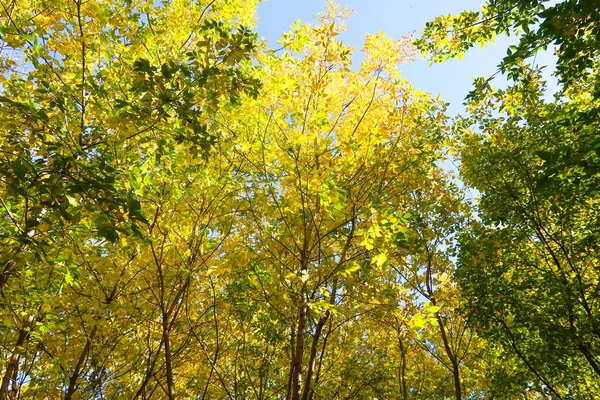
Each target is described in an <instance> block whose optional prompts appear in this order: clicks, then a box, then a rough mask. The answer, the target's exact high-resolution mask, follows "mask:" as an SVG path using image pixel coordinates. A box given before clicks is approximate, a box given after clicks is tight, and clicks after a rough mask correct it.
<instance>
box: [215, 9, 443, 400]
mask: <svg viewBox="0 0 600 400" xmlns="http://www.w3.org/2000/svg"><path fill="white" fill-rule="evenodd" d="M345 15H346V11H345V10H344V9H340V8H338V7H337V6H335V5H334V4H329V6H328V9H327V11H326V12H325V13H323V14H322V15H320V16H319V24H318V25H317V26H311V25H301V24H296V25H295V26H294V27H293V28H292V31H291V32H290V33H288V34H285V35H284V36H283V37H282V39H281V40H282V44H283V45H284V47H285V50H284V51H283V53H282V54H275V53H267V54H264V55H262V56H261V58H260V59H259V61H260V63H261V65H262V66H263V69H262V75H261V76H262V81H263V91H262V94H261V95H260V96H259V97H258V98H257V100H256V102H248V103H246V104H245V105H243V106H242V110H243V113H242V118H239V119H237V120H236V121H235V122H232V121H226V122H225V126H226V127H227V129H228V130H229V131H230V132H231V135H232V136H234V137H236V138H237V141H238V143H237V144H236V145H235V146H233V147H232V151H233V153H234V155H235V157H238V158H241V159H243V160H245V162H244V164H243V169H242V170H240V171H239V173H238V178H239V180H240V182H241V184H242V185H243V186H242V188H241V189H240V190H241V193H240V194H241V196H242V199H243V200H244V202H243V203H242V204H240V206H239V207H240V208H239V209H238V210H237V211H236V212H237V214H239V216H240V225H239V226H238V227H237V228H236V229H237V230H239V234H238V236H239V243H240V244H239V246H238V250H237V254H238V255H236V257H235V259H236V260H238V261H239V264H236V265H235V268H234V271H232V274H233V275H232V276H233V279H235V280H237V281H239V282H242V284H240V285H238V287H237V290H240V291H242V292H243V293H242V294H240V295H239V296H240V297H241V298H242V299H244V301H246V302H248V303H249V304H251V307H250V308H248V309H247V311H246V315H248V314H251V313H254V314H253V315H254V316H255V317H257V318H261V317H262V318H265V319H266V318H271V319H276V320H277V322H278V324H279V325H280V326H281V325H283V326H284V327H285V331H286V334H285V335H283V334H282V332H281V328H279V330H277V332H276V333H273V331H272V330H269V329H267V328H268V323H267V321H265V322H264V325H263V326H262V327H261V328H259V329H258V330H257V331H253V335H252V336H253V337H252V338H247V339H246V341H247V342H255V343H263V345H265V346H266V347H267V348H268V346H267V345H266V343H268V342H269V341H271V342H273V340H275V338H276V339H277V340H279V346H278V349H274V350H267V352H269V351H274V352H275V355H274V356H268V357H267V359H271V358H272V359H274V360H276V361H273V363H274V364H275V365H276V367H275V368H276V369H278V370H279V371H282V370H283V369H285V370H286V371H287V372H286V373H285V374H283V373H281V372H280V373H279V374H278V375H275V374H272V375H270V379H273V380H275V383H273V384H270V385H271V386H269V384H267V383H265V385H266V386H265V387H264V388H263V387H260V388H259V389H257V390H255V392H256V393H264V391H263V389H265V390H267V389H268V390H271V391H270V393H272V394H271V396H272V397H285V398H288V399H305V400H306V399H312V398H345V397H353V396H367V397H368V396H377V393H379V392H380V391H382V390H383V386H384V385H385V381H386V379H387V378H386V376H385V374H383V373H382V370H383V368H380V367H383V360H384V359H385V357H386V355H385V353H383V352H382V351H379V350H381V349H377V346H376V343H377V341H369V340H367V339H366V338H367V337H368V336H369V335H370V334H371V332H373V334H374V332H376V331H377V330H371V327H370V325H372V324H373V322H374V321H376V320H377V318H375V317H376V316H377V315H382V314H383V313H385V312H386V310H392V309H397V308H398V307H400V303H399V298H398V295H397V292H396V293H392V290H393V289H392V287H393V285H391V284H388V283H389V282H395V281H396V279H397V278H396V272H395V271H394V270H393V269H391V268H390V267H389V266H388V264H387V262H386V259H387V255H386V253H387V252H386V250H385V249H386V246H387V245H389V244H396V245H402V243H403V241H404V239H405V232H404V228H405V225H406V224H408V222H409V219H410V217H409V216H408V215H407V213H408V212H409V211H410V205H409V199H410V192H409V190H411V189H413V188H414V187H418V186H419V185H420V184H423V185H425V184H429V182H428V180H427V179H426V178H427V176H428V174H429V171H430V169H432V168H433V169H437V168H438V167H436V166H435V164H434V161H435V159H436V158H437V157H439V154H440V151H441V149H442V147H443V140H442V139H443V132H441V131H440V130H439V129H438V126H439V125H441V124H440V122H441V119H440V118H442V114H441V106H442V103H441V102H438V101H435V100H433V99H431V98H429V97H428V96H426V95H424V94H422V93H419V92H418V91H416V90H414V89H413V88H412V87H411V86H410V85H409V84H408V83H406V81H404V80H403V79H402V78H401V76H400V74H399V71H398V69H397V68H398V65H399V64H401V63H402V62H405V61H408V60H410V59H411V57H412V50H411V48H410V45H409V39H408V38H401V39H400V40H397V41H396V40H392V39H389V38H387V37H386V36H385V35H384V34H382V33H379V34H376V35H372V36H368V37H367V39H366V41H365V47H364V49H363V50H364V53H365V58H364V61H363V62H362V63H361V65H360V67H359V68H358V69H357V70H356V71H353V70H352V69H351V56H352V49H351V48H348V47H347V46H344V45H343V44H342V43H341V42H339V41H337V40H336V39H335V37H336V36H337V35H338V34H339V33H340V32H341V31H342V30H343V25H342V24H341V20H342V19H343V18H344V17H345ZM386 282H387V283H386ZM244 283H245V285H244ZM250 310H252V312H251V311H250ZM259 316H261V317H259ZM248 318H251V317H249V316H248ZM257 328H258V327H257ZM271 334H273V335H274V336H268V335H271ZM286 336H287V337H286ZM360 343H363V344H364V345H359V344H360ZM248 346H249V347H252V345H251V344H250V343H248ZM260 348H261V346H260V345H258V344H257V345H256V346H255V351H256V353H255V356H259V355H260V350H259V349H260ZM248 357H251V354H246V356H244V357H243V359H245V360H248ZM248 363H249V364H250V365H261V361H260V360H252V359H250V361H248ZM373 366H374V367H373ZM261 371H262V372H264V370H258V371H249V373H248V376H247V379H248V380H249V381H252V382H263V383H264V376H263V375H260V374H261ZM250 386H252V384H250Z"/></svg>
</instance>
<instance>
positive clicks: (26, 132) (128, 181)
mask: <svg viewBox="0 0 600 400" xmlns="http://www.w3.org/2000/svg"><path fill="white" fill-rule="evenodd" d="M252 6H253V4H249V3H248V2H244V4H241V3H237V2H229V3H228V4H220V3H219V4H215V2H208V3H205V4H198V5H186V4H185V2H173V3H172V4H170V3H166V2H165V3H157V2H145V1H126V2H125V3H124V4H123V3H122V2H117V1H115V2H97V1H87V2H82V1H73V2H62V1H51V0H49V1H19V2H17V1H11V2H8V3H7V2H2V26H1V34H2V46H1V51H2V61H1V68H2V73H1V74H0V80H1V83H2V92H1V96H0V101H1V102H2V104H3V107H2V109H1V111H0V113H1V114H0V118H1V120H2V128H1V129H2V134H1V135H0V136H1V138H0V148H1V154H2V156H1V157H0V164H1V167H0V170H1V171H2V172H1V177H0V181H1V186H0V200H1V206H2V209H3V212H4V218H2V221H1V222H0V224H1V226H2V227H1V228H0V231H1V232H2V239H1V246H2V256H1V257H0V258H1V261H2V267H1V268H2V270H1V271H0V291H1V292H2V303H1V306H2V309H3V315H4V321H3V324H4V325H3V328H2V331H1V333H0V335H1V337H2V346H3V347H2V360H3V363H2V365H3V368H2V369H3V375H2V376H3V377H2V384H1V387H0V398H1V399H5V398H9V397H10V398H16V397H17V396H21V395H22V396H26V397H29V396H34V395H35V393H45V394H48V395H49V394H51V393H57V392H61V393H63V394H64V395H65V397H66V398H71V397H72V396H73V395H74V392H75V391H76V390H80V391H81V390H85V392H86V393H90V396H92V395H96V394H94V393H99V394H97V395H99V396H103V395H104V394H105V393H107V392H108V393H111V396H114V395H115V393H129V392H128V390H129V389H131V388H133V387H134V386H133V385H129V386H127V385H124V383H123V382H119V381H118V379H117V382H115V374H117V376H121V377H122V376H128V375H127V373H131V371H132V367H131V365H134V366H135V365H136V363H137V362H138V360H139V357H140V356H141V351H140V352H139V353H138V354H137V355H136V357H131V358H129V357H128V355H129V354H127V353H124V352H123V351H122V350H123V349H125V348H126V344H127V343H129V344H131V343H132V338H131V334H132V331H131V330H130V327H127V325H128V323H131V322H133V321H139V319H138V318H137V317H139V316H140V314H141V315H142V316H143V313H137V314H136V312H135V310H137V309H138V308H137V307H138V306H137V305H136V303H133V304H132V303H129V304H128V306H130V307H132V308H127V307H124V308H123V309H119V307H122V306H123V305H124V304H123V303H122V301H123V298H122V296H123V295H125V294H126V293H129V291H125V288H131V286H130V284H132V280H133V277H135V276H139V274H140V272H139V271H135V269H134V268H132V263H133V264H134V265H135V264H136V263H137V262H139V260H141V259H140V258H139V257H143V258H144V260H148V258H147V257H148V255H147V254H143V252H141V250H140V246H143V247H146V246H148V243H153V241H154V240H156V239H159V240H160V239H162V237H161V236H164V234H163V235H154V234H155V232H154V229H153V228H154V227H155V226H156V223H157V221H156V220H157V218H158V217H159V216H162V214H161V213H160V212H158V211H157V210H158V208H157V207H158V206H157V204H160V203H157V202H156V200H154V198H155V197H157V196H158V195H159V194H160V193H161V191H164V188H165V183H164V182H162V181H163V180H164V177H165V176H166V175H168V171H169V165H171V163H172V162H174V161H176V160H177V157H183V155H184V154H186V155H188V156H190V157H193V156H201V155H203V154H204V155H206V154H207V152H208V149H209V146H210V145H211V144H213V143H214V142H215V140H216V136H215V131H214V130H213V127H212V126H211V125H210V123H211V116H212V115H214V113H215V112H216V111H218V110H221V109H224V108H227V107H228V103H231V104H234V103H237V102H238V101H239V99H240V98H241V97H242V96H245V95H246V94H250V95H253V94H255V91H256V89H257V87H258V82H257V81H256V80H255V79H254V78H252V72H251V71H252V67H251V64H250V63H249V61H248V59H249V56H250V54H251V53H252V52H253V51H254V50H255V35H254V33H252V32H251V31H249V30H248V29H247V28H245V27H244V26H243V25H244V24H250V23H251V22H252V18H253V7H252ZM182 22H185V23H183V24H182ZM185 165H186V168H187V170H180V171H179V172H180V173H181V174H183V176H187V175H186V174H184V173H185V172H186V173H190V172H191V171H194V169H198V162H197V161H196V162H191V163H190V162H188V163H186V164H185ZM157 170H159V171H160V173H157ZM161 173H162V175H161ZM156 175H159V177H160V178H161V179H158V178H157V179H152V178H154V177H155V176H156ZM178 179H179V182H181V183H180V185H179V189H180V190H182V188H183V185H184V183H183V182H184V181H182V180H181V177H179V178H178ZM172 182H173V181H172ZM174 191H175V192H177V190H174ZM144 208H146V211H150V212H153V213H154V214H152V215H154V218H155V220H154V223H155V224H154V225H152V221H150V220H149V219H147V218H146V215H147V214H146V213H145V212H144ZM201 222H202V221H201ZM157 229H158V228H157ZM153 235H154V236H156V237H153ZM127 243H129V244H127ZM190 246H192V244H190ZM193 246H195V244H193ZM150 247H152V246H150ZM146 248H147V247H146ZM192 248H193V247H192ZM144 262H147V261H144ZM161 265H162V264H160V263H157V265H156V268H159V269H160V268H161ZM113 268H114V269H113ZM132 269H133V270H134V271H132ZM132 273H133V275H131V274H132ZM160 279H162V283H163V284H164V283H165V280H166V279H167V277H164V276H163V277H160ZM184 281H185V279H184ZM178 284H180V285H181V283H178ZM183 286H185V285H183ZM137 289H138V290H144V289H143V287H139V286H138V287H137ZM152 289H153V290H155V291H158V292H160V289H156V288H154V287H153V288H152ZM168 290H174V291H175V292H174V293H179V289H178V288H177V289H176V288H175V287H174V288H171V287H170V288H169V289H168ZM124 291H125V292H124ZM163 295H165V293H164V291H163ZM167 297H168V296H167ZM176 297H177V296H176ZM178 299H179V298H177V299H173V298H170V299H167V300H164V299H163V300H164V301H161V304H160V305H161V306H162V309H163V314H162V317H163V319H165V320H167V321H169V319H170V321H171V323H172V320H173V319H174V318H175V315H174V314H172V313H171V312H170V311H166V308H167V303H165V302H167V301H170V302H171V304H170V305H172V302H173V301H177V300H178ZM179 300H180V299H179ZM82 303H83V304H86V306H84V305H83V304H82ZM165 317H166V318H165ZM111 322H112V323H114V325H113V328H115V329H114V330H113V329H111ZM117 328H121V329H120V330H117ZM167 328H168V327H167ZM167 330H168V329H167ZM164 333H165V332H163V336H165V339H167V337H168V335H165V334H164ZM167 333H168V332H167ZM120 346H125V347H120ZM149 346H154V345H153V344H150V345H149ZM163 347H164V352H165V353H168V349H167V348H166V347H167V344H166V343H161V344H160V345H157V346H156V349H155V350H154V353H152V352H151V353H150V354H159V353H161V352H162V351H163ZM133 348H135V346H134V347H133ZM150 357H151V356H150ZM168 364H169V362H167V361H166V365H168ZM167 369H169V367H167ZM146 370H147V372H148V374H149V375H148V376H155V372H153V371H152V370H148V369H146ZM118 374H125V375H118ZM169 375H171V374H170V373H169V372H167V381H168V382H167V386H168V388H167V393H168V397H171V398H172V397H173V384H172V383H173V382H172V379H171V378H169ZM129 376H131V375H129ZM133 376H135V374H134V375H133ZM84 380H85V381H86V382H85V383H84V382H82V381H84Z"/></svg>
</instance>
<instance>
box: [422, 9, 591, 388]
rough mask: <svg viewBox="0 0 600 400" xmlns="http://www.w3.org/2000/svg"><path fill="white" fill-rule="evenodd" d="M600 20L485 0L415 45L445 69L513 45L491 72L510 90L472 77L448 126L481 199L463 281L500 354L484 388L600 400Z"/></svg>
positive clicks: (429, 30) (444, 20) (465, 240)
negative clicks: (467, 54) (543, 72)
mask: <svg viewBox="0 0 600 400" xmlns="http://www.w3.org/2000/svg"><path fill="white" fill-rule="evenodd" d="M599 12H600V9H599V8H598V6H597V4H595V2H592V1H562V2H556V3H554V4H551V5H548V4H547V3H546V2H543V1H518V2H517V1H510V0H492V1H489V2H488V3H486V5H485V6H484V7H483V8H482V11H480V12H473V11H465V12H463V13H461V14H459V15H457V16H454V17H450V16H444V17H439V18H437V19H436V20H435V21H433V22H431V23H429V24H428V25H427V27H426V29H425V31H424V33H423V36H422V37H421V38H420V39H419V40H418V41H417V45H418V46H419V47H420V49H421V50H422V51H424V52H426V53H427V54H429V56H430V57H431V60H432V61H434V62H441V61H443V60H445V59H447V58H450V57H460V56H461V55H462V53H463V52H464V51H466V50H467V49H469V48H470V47H472V46H473V45H475V44H476V43H479V44H485V43H486V42H489V41H490V40H492V39H493V38H494V36H496V35H498V34H517V35H518V36H519V44H518V45H516V46H511V47H510V48H509V49H507V56H506V57H505V58H504V60H503V62H502V63H501V64H500V66H499V68H500V71H501V72H503V73H506V74H507V76H508V77H509V78H510V79H511V80H512V82H511V84H510V86H509V88H508V89H506V90H498V89H494V88H492V79H491V78H489V79H485V78H478V79H476V80H475V88H474V90H473V91H472V92H471V93H470V94H469V95H468V96H467V102H466V105H467V115H466V116H464V117H461V118H459V119H458V120H457V123H456V125H455V127H456V128H457V129H456V131H457V132H458V138H459V140H460V142H461V145H460V160H461V174H462V179H463V180H464V182H465V183H466V184H467V185H469V186H470V187H472V188H474V189H476V190H477V191H478V192H479V194H480V195H479V200H478V207H477V213H476V216H474V218H473V221H472V223H471V228H470V229H468V230H466V231H465V232H463V235H462V237H461V239H460V248H461V251H460V257H459V266H458V271H457V274H458V279H459V282H460V284H461V287H462V288H463V290H464V293H465V301H466V304H467V308H468V309H470V310H471V312H473V321H474V323H475V325H476V327H477V331H478V333H479V334H480V335H482V336H484V337H486V338H487V339H489V341H490V344H491V346H492V348H496V349H498V350H499V353H497V354H498V356H499V357H500V360H498V363H497V364H496V365H497V367H494V368H492V370H493V371H495V372H492V373H491V374H490V375H492V377H493V378H492V386H491V392H492V393H497V394H506V393H507V392H511V391H512V393H513V394H512V395H514V396H516V395H517V393H523V392H524V391H526V392H531V393H538V395H540V396H544V397H550V398H594V397H595V396H597V395H598V386H597V384H596V383H595V382H597V379H598V372H599V371H600V370H599V369H598V366H599V365H600V364H599V363H598V362H599V356H600V353H599V348H598V336H597V333H598V326H597V319H598V316H597V313H596V312H595V299H596V297H597V290H598V285H597V280H596V278H595V276H596V275H597V264H598V260H597V257H595V254H596V252H597V250H596V247H597V241H598V236H597V228H596V227H597V224H598V215H597V207H596V203H597V200H598V199H597V195H596V192H597V188H598V177H599V175H598V172H599V169H598V165H599V162H598V161H599V159H598V118H597V115H598V106H599V104H600V103H599V99H600V96H599V93H600V91H599V88H600V86H599V85H598V83H599V82H600V81H598V75H597V70H598V62H599V61H600V59H599V57H598V55H599V53H598V51H599V49H600V46H599V45H598V26H597V24H596V23H595V21H596V20H598V17H599V14H598V13H599ZM548 47H554V49H555V52H556V55H557V57H558V61H557V66H556V72H555V73H556V75H557V76H558V78H559V84H560V90H559V93H558V94H557V95H556V96H555V101H554V102H548V101H547V100H544V97H545V91H546V87H545V82H543V81H542V80H541V77H540V70H539V69H538V68H537V67H536V66H532V65H531V62H535V57H534V55H535V53H536V52H537V51H539V50H540V49H546V48H548ZM532 57H533V60H532V59H531V58H532ZM499 363H503V364H509V365H515V366H514V367H513V368H508V369H507V368H503V367H501V366H499Z"/></svg>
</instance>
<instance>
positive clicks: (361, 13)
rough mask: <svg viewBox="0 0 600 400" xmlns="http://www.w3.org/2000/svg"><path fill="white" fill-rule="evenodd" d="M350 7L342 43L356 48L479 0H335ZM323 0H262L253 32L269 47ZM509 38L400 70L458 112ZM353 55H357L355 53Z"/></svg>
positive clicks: (476, 4)
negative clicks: (373, 35)
mask: <svg viewBox="0 0 600 400" xmlns="http://www.w3.org/2000/svg"><path fill="white" fill-rule="evenodd" d="M337 2H338V3H339V4H343V5H346V6H347V7H348V8H349V9H351V10H354V12H353V14H352V15H351V16H350V18H349V19H348V20H347V21H346V25H347V32H346V33H345V34H344V35H343V36H341V40H343V41H344V42H345V43H346V44H349V45H352V46H354V47H355V52H356V53H359V50H360V49H361V48H362V44H363V40H364V37H365V35H366V34H369V33H375V32H378V31H380V30H383V31H384V32H385V33H386V34H387V35H388V36H390V37H396V36H398V35H405V34H407V33H408V32H410V31H417V33H416V35H418V34H419V32H420V31H421V30H422V29H423V27H424V26H425V23H426V22H427V21H431V20H433V19H434V18H435V17H436V16H438V15H442V14H456V13H459V12H461V11H463V10H465V9H477V10H478V9H480V8H481V5H482V4H483V3H484V1H483V0H421V1H418V0H345V1H344V0H338V1H337ZM324 8H325V2H324V1H323V0H264V1H263V2H262V3H261V4H260V5H259V8H258V32H259V34H260V35H261V36H263V37H264V38H265V39H267V41H268V43H269V44H270V45H271V47H273V48H278V47H279V46H278V45H277V39H278V38H279V36H280V35H281V34H282V33H284V32H286V31H288V30H289V27H290V25H291V24H292V23H293V22H294V21H296V20H298V19H300V20H302V21H303V22H314V19H313V16H315V15H316V14H317V13H318V12H320V11H323V10H324ZM514 43H515V39H514V38H504V37H503V38H499V39H498V40H497V43H496V44H489V45H487V46H485V47H484V48H483V49H479V48H474V49H472V50H471V51H469V52H468V53H467V54H466V56H465V57H464V58H463V59H462V60H460V61H459V60H449V61H447V62H446V63H444V64H434V65H433V66H431V67H429V66H428V63H427V62H426V61H425V60H418V61H416V62H414V63H412V64H408V65H403V66H402V68H401V70H402V73H403V74H404V76H405V77H406V78H408V80H409V81H410V82H411V83H412V84H413V85H414V86H415V87H416V88H418V89H420V90H423V91H425V92H430V93H432V94H433V95H436V94H438V93H439V94H440V95H441V97H442V99H444V100H445V101H448V102H450V104H451V107H450V110H449V111H450V113H451V114H454V113H457V112H460V111H461V110H462V109H463V107H462V102H463V99H464V97H465V95H466V94H467V93H468V92H469V90H471V88H472V81H473V79H472V78H473V77H477V76H485V77H489V76H491V75H493V74H494V73H495V72H497V70H498V68H497V66H498V64H499V63H500V61H501V59H502V57H503V56H504V55H506V48H507V47H508V45H510V44H514ZM354 59H356V57H355V58H354ZM536 60H537V62H538V63H542V64H543V63H548V62H552V59H551V57H550V56H549V55H547V54H544V55H538V57H537V59H536ZM495 82H496V85H499V86H504V84H505V83H504V82H505V81H504V79H503V78H502V77H497V78H496V79H495Z"/></svg>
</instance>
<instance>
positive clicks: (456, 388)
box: [432, 302, 462, 400]
mask: <svg viewBox="0 0 600 400" xmlns="http://www.w3.org/2000/svg"><path fill="white" fill-rule="evenodd" d="M432 303H434V302H432ZM434 304H435V303H434ZM435 315H436V318H437V321H438V324H439V325H440V333H441V335H442V341H443V342H444V350H445V351H446V356H447V357H448V358H449V359H450V364H451V365H452V379H453V380H454V396H455V398H456V400H461V399H462V390H461V387H460V371H459V369H458V360H457V359H456V355H455V354H454V352H453V351H452V347H451V346H450V340H449V339H448V334H447V333H446V325H445V324H444V319H443V318H442V316H441V315H440V314H439V313H436V314H435Z"/></svg>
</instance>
